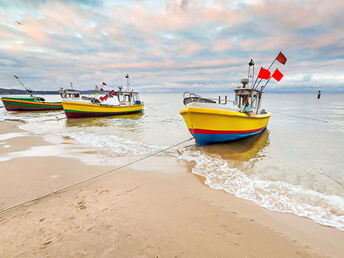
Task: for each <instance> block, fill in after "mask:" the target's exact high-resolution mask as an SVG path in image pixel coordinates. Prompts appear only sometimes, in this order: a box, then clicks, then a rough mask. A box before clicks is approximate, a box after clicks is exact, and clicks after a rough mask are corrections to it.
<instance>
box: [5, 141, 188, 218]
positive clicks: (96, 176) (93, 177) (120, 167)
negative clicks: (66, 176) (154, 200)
mask: <svg viewBox="0 0 344 258" xmlns="http://www.w3.org/2000/svg"><path fill="white" fill-rule="evenodd" d="M192 139H193V137H191V138H189V139H187V140H184V141H182V142H179V143H176V144H174V145H171V146H169V147H167V148H165V149H163V150H160V151H156V152H154V153H151V154H149V155H147V156H144V157H142V158H139V159H137V160H134V161H131V162H129V163H127V164H124V165H122V166H119V167H117V168H114V169H111V170H109V171H106V172H104V173H101V174H98V175H95V176H92V177H89V178H87V179H84V180H82V181H79V182H76V183H74V184H71V185H68V186H65V187H62V188H60V189H58V190H56V191H53V192H50V193H47V194H44V195H41V196H39V197H36V198H34V199H30V200H27V201H24V202H21V203H18V204H15V205H13V206H10V207H8V208H5V209H2V210H0V214H2V213H5V212H7V211H9V210H12V209H14V208H18V207H20V206H23V205H25V204H28V203H31V202H34V201H39V200H41V199H43V198H46V197H49V196H52V195H55V194H59V193H62V192H64V191H66V190H68V189H69V188H72V187H75V186H77V185H81V184H83V183H86V182H89V181H92V180H94V179H96V178H98V177H102V176H104V175H107V174H110V173H113V172H115V171H117V170H120V169H122V168H124V167H127V166H130V165H132V164H134V163H137V162H139V161H142V160H145V159H148V158H150V157H153V156H155V155H157V154H160V153H163V152H165V151H167V150H169V149H172V148H174V147H176V146H178V145H181V144H183V143H186V142H188V141H190V140H192Z"/></svg>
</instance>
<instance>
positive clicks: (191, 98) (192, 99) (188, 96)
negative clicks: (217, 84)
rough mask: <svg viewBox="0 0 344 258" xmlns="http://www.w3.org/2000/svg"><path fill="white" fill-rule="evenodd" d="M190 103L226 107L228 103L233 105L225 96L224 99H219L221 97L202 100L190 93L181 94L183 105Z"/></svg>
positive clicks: (202, 98)
mask: <svg viewBox="0 0 344 258" xmlns="http://www.w3.org/2000/svg"><path fill="white" fill-rule="evenodd" d="M192 102H201V103H214V104H216V103H217V104H221V105H226V104H227V103H228V102H231V103H234V101H231V100H228V98H227V96H225V97H224V98H221V96H219V97H218V98H204V97H201V96H200V95H197V94H195V93H192V92H184V94H183V103H184V105H187V104H190V103H192Z"/></svg>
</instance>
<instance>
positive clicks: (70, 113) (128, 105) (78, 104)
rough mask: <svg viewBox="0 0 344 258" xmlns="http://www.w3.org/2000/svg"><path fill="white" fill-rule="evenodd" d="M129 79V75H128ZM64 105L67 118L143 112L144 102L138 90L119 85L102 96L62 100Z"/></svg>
mask: <svg viewBox="0 0 344 258" xmlns="http://www.w3.org/2000/svg"><path fill="white" fill-rule="evenodd" d="M126 78H127V80H129V75H127V76H126ZM62 106H63V109H64V111H65V113H66V116H67V118H82V117H103V116H118V115H128V114H135V113H141V112H142V111H143V102H141V100H140V98H139V94H138V92H135V91H133V90H131V89H130V82H129V81H128V83H127V87H126V89H125V90H123V87H122V86H120V87H118V90H117V91H114V90H111V91H110V92H109V93H107V94H105V95H104V96H102V97H99V98H97V97H87V96H83V97H82V98H81V99H80V100H62Z"/></svg>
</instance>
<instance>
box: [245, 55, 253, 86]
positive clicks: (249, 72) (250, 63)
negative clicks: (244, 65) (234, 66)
mask: <svg viewBox="0 0 344 258" xmlns="http://www.w3.org/2000/svg"><path fill="white" fill-rule="evenodd" d="M251 67H252V69H251ZM247 78H248V81H250V79H251V81H252V83H251V88H252V89H253V82H254V61H253V59H251V60H250V62H249V63H248V75H247Z"/></svg>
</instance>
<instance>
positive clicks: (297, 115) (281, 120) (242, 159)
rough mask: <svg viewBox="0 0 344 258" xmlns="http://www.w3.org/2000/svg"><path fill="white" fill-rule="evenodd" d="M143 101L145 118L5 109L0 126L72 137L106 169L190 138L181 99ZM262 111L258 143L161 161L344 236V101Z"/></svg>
mask: <svg viewBox="0 0 344 258" xmlns="http://www.w3.org/2000/svg"><path fill="white" fill-rule="evenodd" d="M216 96H218V95H213V97H216ZM141 97H142V99H143V101H144V102H145V110H144V114H139V115H130V116H121V117H111V118H109V117H107V118H85V119H75V120H66V119H64V113H63V111H54V112H50V111H49V112H24V113H23V112H11V113H10V112H6V110H4V109H3V108H1V109H0V119H1V120H3V119H22V120H24V121H26V122H27V123H26V124H24V125H23V126H22V128H23V129H26V130H29V131H31V132H33V133H35V134H43V135H48V136H49V139H50V140H53V141H54V140H57V139H60V138H61V137H71V138H72V139H74V140H76V141H77V142H79V143H80V144H82V145H84V146H85V147H87V146H89V147H92V148H95V149H99V150H101V153H102V155H103V157H102V159H101V162H103V163H107V164H111V163H112V159H113V158H118V157H123V158H124V157H125V158H128V157H130V158H136V157H142V156H145V155H147V154H151V153H153V152H156V151H159V150H162V149H164V148H166V147H167V146H170V145H173V144H175V143H178V142H181V141H183V140H185V139H188V138H190V134H189V132H188V130H187V128H186V126H185V124H184V122H183V119H182V117H181V116H180V115H179V111H180V109H181V108H183V104H182V94H164V95H163V94H156V95H155V94H146V95H142V96H141ZM230 97H233V95H230ZM46 99H47V101H49V100H51V101H53V100H57V99H58V97H57V96H46ZM263 107H264V108H265V109H266V110H268V111H270V112H271V113H272V117H271V119H270V122H269V125H268V129H267V130H265V131H264V132H263V133H262V134H260V135H257V136H253V137H251V138H247V139H244V140H241V141H237V142H233V143H226V144H217V145H209V146H204V147H197V146H196V145H195V143H194V141H189V142H188V144H184V145H183V146H182V147H178V148H179V150H180V151H181V152H182V155H180V156H179V155H177V153H176V151H175V150H170V151H167V152H165V153H163V154H159V155H160V156H175V157H177V158H179V159H182V160H186V161H193V162H195V167H194V168H193V173H195V174H199V175H201V176H204V177H205V178H206V181H205V182H206V184H208V185H209V186H210V187H212V188H215V189H223V190H225V191H227V192H229V193H232V194H234V195H236V196H238V197H239V198H244V199H248V200H252V201H254V202H256V203H257V204H259V205H261V206H264V207H266V208H269V209H271V210H277V211H280V212H290V213H294V214H297V215H299V216H306V217H309V218H312V219H313V220H315V221H317V222H318V223H321V224H324V225H329V226H333V227H336V228H338V229H341V230H344V161H343V157H344V147H343V146H344V95H326V94H324V95H322V97H321V99H320V100H317V99H316V95H306V94H265V95H264V99H263ZM56 118H57V119H60V120H57V119H56ZM57 141H58V140H57ZM12 157H15V155H12Z"/></svg>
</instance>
